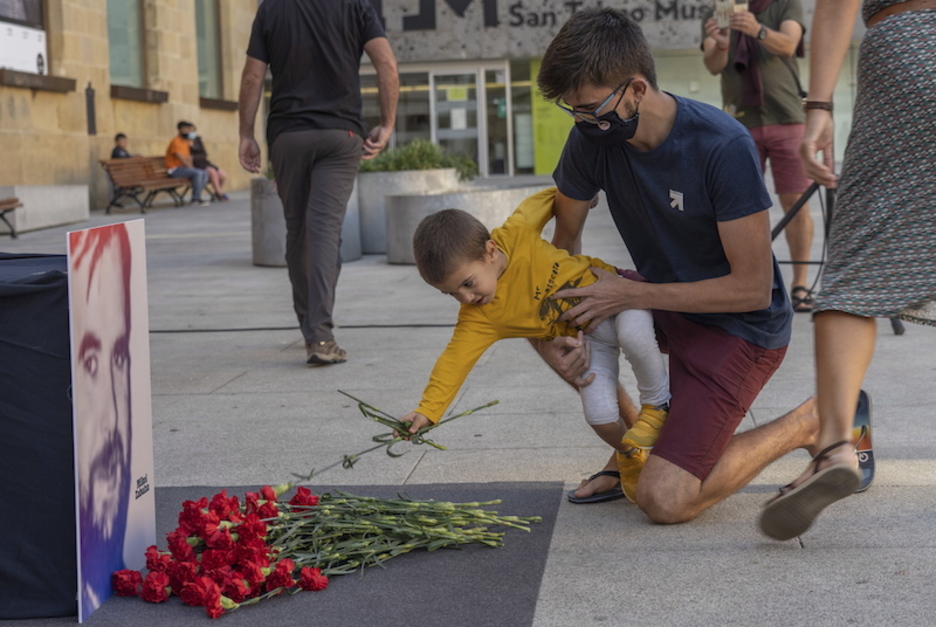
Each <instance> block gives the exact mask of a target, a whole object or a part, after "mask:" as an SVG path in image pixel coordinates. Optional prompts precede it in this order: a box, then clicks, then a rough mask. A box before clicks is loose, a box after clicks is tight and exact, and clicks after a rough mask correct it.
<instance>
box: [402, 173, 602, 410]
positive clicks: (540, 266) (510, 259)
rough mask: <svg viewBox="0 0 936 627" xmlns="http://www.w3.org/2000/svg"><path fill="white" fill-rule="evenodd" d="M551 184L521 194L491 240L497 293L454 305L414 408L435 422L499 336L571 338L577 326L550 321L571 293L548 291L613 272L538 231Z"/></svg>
mask: <svg viewBox="0 0 936 627" xmlns="http://www.w3.org/2000/svg"><path fill="white" fill-rule="evenodd" d="M555 193H556V188H555V187H552V188H549V189H546V190H543V191H542V192H538V193H536V194H534V195H533V196H530V197H529V198H527V199H526V200H524V201H523V202H522V203H521V204H520V206H519V207H517V210H516V211H514V213H513V214H512V215H511V216H510V217H509V218H508V219H507V221H506V222H505V223H504V225H503V226H501V227H499V228H496V229H494V230H493V231H492V232H491V239H492V240H494V242H495V243H496V244H497V247H498V248H499V249H500V250H501V252H503V253H504V254H505V255H506V256H507V268H506V269H505V270H504V272H503V274H501V276H500V278H499V279H498V280H497V292H496V293H495V295H494V300H492V301H491V302H490V303H488V304H487V305H466V304H462V306H461V309H460V311H459V313H458V322H457V323H456V325H455V332H454V333H453V334H452V339H451V341H449V343H448V346H447V347H446V348H445V351H443V353H442V354H441V355H440V356H439V359H438V360H437V361H436V364H435V367H434V368H433V369H432V374H431V375H430V377H429V384H428V385H427V386H426V389H425V391H424V392H423V397H422V401H420V403H419V408H418V409H416V411H417V412H419V413H421V414H422V415H424V416H426V418H428V419H429V420H431V421H432V422H434V423H435V422H438V421H439V419H440V418H441V417H442V414H443V413H444V412H445V410H446V409H447V408H448V406H449V404H451V402H452V400H453V399H454V398H455V395H456V394H457V393H458V390H459V388H461V386H462V383H464V382H465V378H466V377H467V376H468V373H469V372H471V369H472V367H474V365H475V363H476V362H477V361H478V359H479V358H480V357H481V355H482V354H483V353H484V351H485V350H487V349H488V347H489V346H491V345H492V344H493V343H494V342H496V341H497V340H500V339H504V338H512V337H526V338H539V339H546V340H551V339H553V338H555V337H557V336H560V335H569V336H574V335H576V334H577V333H578V328H576V327H574V326H569V325H568V324H567V323H565V322H558V318H559V316H560V315H562V313H563V312H564V311H566V310H567V309H570V308H572V307H573V306H575V305H576V304H577V303H578V300H579V299H577V298H571V299H561V300H550V299H549V296H550V295H552V294H553V293H555V292H557V291H559V290H562V289H566V288H572V287H585V286H586V285H591V284H592V283H594V282H595V281H597V280H598V279H597V278H596V277H595V275H594V274H592V272H591V269H592V268H602V269H604V270H607V271H608V272H616V269H615V268H614V266H611V265H608V264H607V263H605V262H603V261H601V260H600V259H596V258H594V257H588V256H586V255H570V254H569V253H568V252H567V251H565V250H561V249H559V248H556V247H555V246H553V245H552V244H550V243H549V242H547V241H546V240H544V239H543V238H542V236H541V233H542V230H543V227H544V226H546V224H547V223H548V222H549V221H550V220H551V219H552V217H553V202H554V199H555Z"/></svg>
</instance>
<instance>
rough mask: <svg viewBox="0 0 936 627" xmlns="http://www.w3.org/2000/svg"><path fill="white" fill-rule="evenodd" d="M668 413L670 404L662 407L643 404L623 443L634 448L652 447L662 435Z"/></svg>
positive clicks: (648, 448) (647, 448) (646, 448)
mask: <svg viewBox="0 0 936 627" xmlns="http://www.w3.org/2000/svg"><path fill="white" fill-rule="evenodd" d="M667 415H669V405H668V404H667V405H663V406H662V407H654V406H653V405H641V406H640V413H639V414H638V415H637V420H636V421H635V422H634V426H633V427H631V428H630V429H628V430H627V433H625V434H624V439H623V440H621V443H622V444H625V445H627V446H631V447H633V448H640V449H644V450H650V449H652V448H653V445H654V444H656V441H657V438H658V437H659V436H660V429H662V428H663V424H664V423H665V422H666V416H667Z"/></svg>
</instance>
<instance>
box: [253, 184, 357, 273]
mask: <svg viewBox="0 0 936 627" xmlns="http://www.w3.org/2000/svg"><path fill="white" fill-rule="evenodd" d="M250 224H251V248H252V252H253V264H254V265H255V266H272V267H283V266H285V265H286V218H285V216H284V215H283V203H282V201H281V200H280V197H279V194H277V192H276V182H275V181H273V180H271V179H268V178H255V179H251V181H250ZM360 258H361V221H360V213H359V211H358V195H357V184H355V187H354V190H353V191H352V192H351V198H349V199H348V210H347V212H346V213H345V219H344V223H343V224H342V225H341V259H342V261H354V260H355V259H360Z"/></svg>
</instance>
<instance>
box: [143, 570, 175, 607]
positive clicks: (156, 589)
mask: <svg viewBox="0 0 936 627" xmlns="http://www.w3.org/2000/svg"><path fill="white" fill-rule="evenodd" d="M140 598H141V599H143V600H144V601H149V602H150V603H162V602H163V601H165V600H166V599H168V598H169V575H167V574H166V573H164V572H159V571H155V570H154V571H150V572H149V573H147V575H146V579H144V580H143V591H142V592H141V593H140Z"/></svg>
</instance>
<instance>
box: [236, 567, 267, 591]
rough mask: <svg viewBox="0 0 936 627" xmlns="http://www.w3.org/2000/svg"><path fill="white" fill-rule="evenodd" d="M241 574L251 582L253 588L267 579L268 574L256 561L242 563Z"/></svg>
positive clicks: (256, 587)
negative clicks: (264, 572)
mask: <svg viewBox="0 0 936 627" xmlns="http://www.w3.org/2000/svg"><path fill="white" fill-rule="evenodd" d="M240 570H241V574H243V575H244V579H246V580H247V583H248V584H250V587H251V588H253V589H258V586H259V585H260V584H262V583H263V582H264V581H266V575H265V574H263V567H261V566H260V564H257V563H256V562H244V563H243V564H241V565H240Z"/></svg>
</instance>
